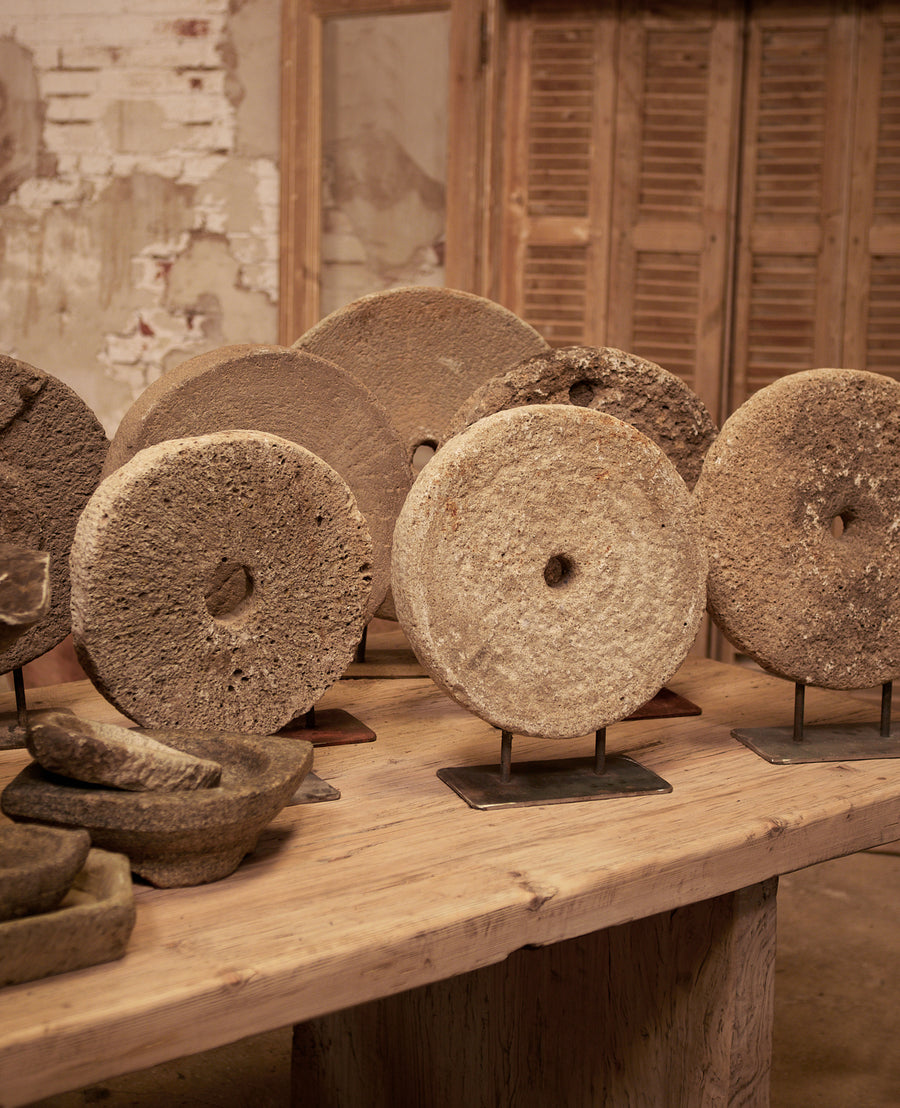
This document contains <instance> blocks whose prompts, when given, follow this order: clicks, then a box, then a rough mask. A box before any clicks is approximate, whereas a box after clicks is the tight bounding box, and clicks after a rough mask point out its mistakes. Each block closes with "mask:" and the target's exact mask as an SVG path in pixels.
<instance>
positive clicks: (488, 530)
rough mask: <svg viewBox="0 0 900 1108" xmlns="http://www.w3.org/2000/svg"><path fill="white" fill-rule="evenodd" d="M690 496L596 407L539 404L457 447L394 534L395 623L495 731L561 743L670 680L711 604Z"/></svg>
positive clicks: (498, 420) (414, 497)
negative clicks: (709, 603)
mask: <svg viewBox="0 0 900 1108" xmlns="http://www.w3.org/2000/svg"><path fill="white" fill-rule="evenodd" d="M705 579H706V557H705V554H704V552H703V549H702V546H701V544H700V542H699V532H698V527H697V522H696V516H695V511H694V506H693V502H692V499H691V496H690V493H689V492H688V490H687V487H686V486H685V484H684V481H683V480H682V479H681V477H679V475H678V473H677V471H676V470H675V467H674V466H673V465H672V464H671V462H670V461H669V460H668V458H666V456H665V454H663V452H662V451H661V450H660V449H659V448H658V447H657V446H655V445H654V444H653V443H652V442H650V440H649V439H647V438H646V437H645V436H644V435H642V434H641V433H640V432H639V431H636V430H635V429H634V428H633V427H630V426H628V425H627V424H625V423H623V422H622V421H621V420H618V419H615V418H614V417H613V416H609V415H606V414H605V413H603V412H594V411H591V410H589V409H582V408H575V407H568V406H562V405H546V404H542V405H535V406H529V407H523V408H513V409H511V410H509V411H505V412H498V413H497V414H495V415H491V416H488V417H486V418H485V419H483V420H480V421H479V422H478V423H476V424H474V425H473V426H471V427H470V428H468V430H466V431H463V432H462V433H461V434H459V435H457V436H456V437H455V438H453V439H451V440H450V442H448V443H447V445H446V446H445V447H444V448H443V449H442V450H441V451H439V452H438V454H437V455H436V456H435V457H434V458H433V459H432V461H430V462H429V464H428V465H427V466H426V467H425V468H424V469H423V470H422V472H421V473H420V474H419V477H418V478H417V480H416V483H415V484H414V485H413V488H412V491H411V493H410V495H409V497H408V498H407V501H406V504H405V505H404V508H403V511H402V512H401V513H400V518H399V520H398V521H397V527H396V530H395V533H394V561H393V589H394V597H395V601H396V604H397V614H398V617H399V620H400V623H401V626H402V627H403V629H404V631H405V632H406V634H407V636H408V637H409V640H410V643H411V645H412V647H413V649H414V650H415V652H416V655H417V656H418V658H419V660H420V661H421V663H422V665H423V666H425V668H426V669H427V670H428V671H429V673H430V674H431V675H432V677H433V678H434V680H435V682H436V683H437V684H438V685H439V686H440V687H441V688H442V689H443V690H444V691H445V692H447V693H448V694H449V695H450V696H452V697H453V698H454V699H455V700H457V701H458V702H459V703H460V704H462V705H463V706H464V707H466V708H468V709H469V710H470V711H472V712H474V713H475V714H476V715H479V716H481V718H482V719H485V720H487V721H488V722H489V723H491V724H493V725H494V726H495V727H499V728H501V729H503V730H507V731H512V732H515V733H517V734H522V735H539V736H542V737H544V738H568V737H572V736H576V735H584V734H587V733H589V732H590V731H594V730H596V729H597V728H599V727H605V726H606V725H607V724H609V723H612V722H614V721H616V720H619V719H622V718H624V717H625V716H627V715H629V714H630V713H631V712H632V711H634V709H636V708H638V707H639V706H640V705H641V704H643V703H645V702H646V701H647V700H649V699H650V697H652V696H653V695H654V694H655V693H656V692H657V691H658V690H659V688H660V687H661V686H662V685H663V684H664V683H665V682H666V681H667V680H668V679H669V678H670V677H671V676H672V674H673V673H674V672H675V670H676V669H677V668H678V666H679V665H680V664H681V662H682V661H683V659H684V657H685V655H686V654H687V652H688V650H689V649H690V647H691V644H692V643H693V641H694V637H695V635H696V632H697V628H698V626H699V623H700V619H701V617H702V615H703V610H704V604H705V589H704V583H705Z"/></svg>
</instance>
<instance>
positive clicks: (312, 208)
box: [278, 0, 499, 345]
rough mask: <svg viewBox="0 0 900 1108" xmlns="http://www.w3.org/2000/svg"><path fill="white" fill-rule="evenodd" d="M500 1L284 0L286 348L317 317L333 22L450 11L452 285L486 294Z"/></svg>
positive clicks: (281, 328) (282, 317) (282, 295)
mask: <svg viewBox="0 0 900 1108" xmlns="http://www.w3.org/2000/svg"><path fill="white" fill-rule="evenodd" d="M498 8H499V0H283V7H282V44H281V59H282V80H281V232H280V282H279V283H280V290H279V321H278V333H279V341H280V342H281V343H283V344H285V345H287V344H290V343H292V342H294V341H295V340H296V339H297V338H299V337H300V335H302V334H303V333H304V332H305V331H306V330H308V328H310V327H311V326H312V325H313V324H314V323H317V322H318V320H319V318H320V312H319V285H320V276H321V235H320V227H321V218H322V216H321V212H322V112H321V109H322V95H321V91H322V28H323V23H324V21H325V20H326V19H328V18H329V17H335V16H354V15H391V14H396V13H407V12H408V13H413V12H429V11H448V10H449V11H450V15H451V18H450V88H449V90H448V97H449V99H448V135H447V259H446V269H445V274H446V283H447V285H448V286H449V287H451V288H459V289H464V290H467V291H470V292H480V291H482V288H483V286H484V283H485V281H486V280H487V278H486V277H485V275H484V274H483V273H482V259H484V258H485V257H486V256H487V253H488V251H487V245H488V244H487V237H486V236H487V234H488V230H487V225H486V220H485V214H484V197H485V196H487V195H490V193H489V180H488V176H489V174H490V163H489V161H488V160H487V159H485V157H484V151H485V149H488V148H489V146H488V144H489V142H490V136H489V133H488V132H489V129H490V125H491V120H490V118H489V117H490V113H489V111H487V110H486V109H487V106H488V105H489V104H490V102H491V101H490V97H491V94H492V91H493V88H492V86H493V78H492V76H491V74H492V73H493V70H492V67H490V66H488V64H487V62H488V53H489V50H488V43H489V42H490V41H491V38H492V33H493V28H494V27H495V25H496V21H497V19H498Z"/></svg>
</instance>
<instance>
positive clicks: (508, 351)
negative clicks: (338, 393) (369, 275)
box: [294, 287, 548, 458]
mask: <svg viewBox="0 0 900 1108" xmlns="http://www.w3.org/2000/svg"><path fill="white" fill-rule="evenodd" d="M294 346H295V347H298V348H300V349H303V350H308V351H310V353H312V354H318V355H320V356H321V357H323V358H328V359H330V360H331V361H333V362H337V364H338V365H339V366H342V367H343V368H344V369H347V370H349V371H350V372H351V373H352V374H354V376H356V377H358V378H359V379H360V380H361V381H363V382H365V384H366V385H368V386H369V388H370V389H371V390H372V392H374V393H375V395H376V396H377V397H378V399H379V400H380V401H381V403H382V404H384V406H385V408H386V409H387V411H388V414H389V415H390V417H391V419H392V421H393V423H394V426H395V427H396V428H397V430H398V431H399V432H400V436H401V438H402V439H403V441H404V442H405V443H406V446H407V449H408V452H409V457H410V458H412V457H413V455H414V454H415V451H416V449H417V448H418V447H419V446H420V445H430V446H434V447H436V446H437V444H438V443H439V442H440V441H441V439H442V438H443V437H444V435H445V433H446V429H447V425H448V423H449V421H450V419H451V418H452V417H453V414H454V412H455V411H456V410H457V408H458V407H459V406H460V404H462V402H463V401H464V400H465V399H466V397H467V396H469V395H470V394H471V393H472V392H473V391H474V390H475V389H476V388H477V387H478V386H479V385H481V384H482V383H483V382H484V381H487V380H488V379H489V378H491V377H493V376H495V375H496V374H498V373H502V372H504V371H505V370H507V369H508V368H509V367H510V366H513V365H515V364H516V363H517V362H520V361H522V359H523V358H527V357H529V356H530V355H532V354H537V353H539V352H540V351H542V350H547V349H548V346H547V343H546V342H545V341H544V340H543V339H542V338H541V336H540V335H539V334H538V333H537V331H535V330H534V328H533V327H530V326H529V325H528V324H527V323H525V322H524V321H523V320H521V319H519V317H518V316H516V315H514V314H513V313H512V312H511V311H509V310H508V309H507V308H503V307H501V306H500V305H499V304H495V303H494V302H493V301H492V300H486V299H485V298H484V297H482V296H475V295H473V294H472V293H469V292H459V291H458V290H456V289H444V288H421V287H414V288H399V289H390V290H389V291H387V292H378V293H373V294H372V295H371V296H364V297H362V298H361V299H359V300H355V301H354V302H353V303H352V304H348V305H347V306H346V307H344V308H339V309H338V310H337V311H335V312H332V313H331V314H330V315H328V316H326V317H325V318H324V319H323V320H321V321H320V322H319V323H317V324H316V325H315V326H314V327H311V328H310V330H308V331H307V332H306V333H305V334H303V335H301V336H300V338H299V339H298V340H297V341H296V343H295V344H294Z"/></svg>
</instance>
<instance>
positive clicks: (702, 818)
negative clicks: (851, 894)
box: [0, 659, 900, 1105]
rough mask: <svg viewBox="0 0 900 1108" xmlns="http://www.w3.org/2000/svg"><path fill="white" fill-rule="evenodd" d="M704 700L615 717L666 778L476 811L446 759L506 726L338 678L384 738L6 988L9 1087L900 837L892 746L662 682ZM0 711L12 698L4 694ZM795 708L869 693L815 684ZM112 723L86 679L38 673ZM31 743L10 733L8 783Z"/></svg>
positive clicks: (678, 680)
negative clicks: (74, 965) (334, 792)
mask: <svg viewBox="0 0 900 1108" xmlns="http://www.w3.org/2000/svg"><path fill="white" fill-rule="evenodd" d="M669 686H670V687H671V688H672V689H674V690H675V691H676V692H679V693H682V694H684V695H685V696H687V697H689V698H690V699H691V700H693V701H695V702H696V703H697V704H699V705H700V706H701V707H702V709H703V714H702V715H701V716H699V717H687V718H682V719H675V720H656V721H647V722H626V723H622V724H617V725H616V726H614V727H612V728H610V730H609V734H608V750H609V751H610V753H628V754H630V755H631V756H632V757H634V758H635V759H636V760H637V761H639V762H640V763H641V764H643V765H645V766H647V767H648V768H650V769H652V770H654V771H655V772H657V773H659V774H660V775H661V776H663V777H664V778H665V779H666V780H667V781H669V782H670V783H671V784H672V785H673V787H674V788H673V792H672V793H670V794H663V795H654V796H647V797H638V798H631V799H626V800H602V801H589V802H584V803H574V804H556V805H549V806H540V807H526V808H517V809H506V810H500V811H492V812H482V811H475V810H473V809H471V808H469V807H468V806H467V805H466V804H465V803H464V802H463V801H462V800H461V799H459V797H457V796H456V794H455V793H453V792H452V791H451V790H450V789H448V788H447V787H446V786H445V785H444V784H443V783H442V782H441V781H439V780H438V778H437V777H436V775H435V773H436V770H437V769H439V768H440V767H443V766H458V765H466V764H479V763H491V762H498V761H499V737H498V735H497V732H495V731H494V730H493V729H492V728H490V727H489V726H488V725H487V724H485V723H483V722H482V721H481V720H479V719H477V718H475V717H473V716H471V715H469V714H467V713H466V712H465V711H464V710H463V709H461V708H460V707H458V706H457V705H456V704H454V703H453V702H452V701H451V700H449V699H448V698H447V697H446V696H444V695H443V694H442V693H441V692H440V691H438V690H437V689H436V688H435V686H434V685H433V684H432V683H431V681H429V680H428V679H423V678H418V679H393V680H366V679H364V678H361V679H357V680H344V681H341V682H340V683H339V684H338V685H336V686H335V687H334V688H332V689H331V690H329V692H328V694H327V695H326V697H325V698H324V700H323V701H322V702H321V705H320V706H321V707H341V708H344V709H346V710H347V711H349V712H351V713H353V714H354V715H356V716H358V717H359V718H360V719H361V720H363V721H364V722H365V723H367V724H368V725H369V726H370V727H372V728H373V729H374V730H375V731H376V733H377V735H378V739H377V741H376V742H374V743H368V744H361V745H357V746H350V747H348V746H344V747H331V748H320V749H318V750H317V752H316V761H315V769H316V772H318V773H319V775H320V776H322V777H324V778H325V779H326V780H328V781H330V782H331V783H333V784H334V785H336V786H337V787H338V788H340V790H341V792H342V798H341V799H340V800H339V801H337V802H328V803H321V804H312V805H304V806H295V807H290V808H287V809H285V810H284V811H283V812H282V813H281V814H280V815H279V816H278V817H277V818H276V819H275V820H274V821H273V823H272V824H271V825H270V826H269V828H268V829H267V830H266V832H264V834H263V837H262V839H261V840H260V844H259V846H258V848H257V850H256V851H255V853H254V854H253V855H252V856H250V857H248V858H247V859H246V860H245V861H244V862H243V864H242V865H241V866H240V868H239V869H238V871H237V872H236V873H235V874H233V875H232V876H231V877H228V878H226V879H225V880H223V881H219V882H216V883H214V884H212V885H205V886H198V887H194V888H184V889H171V890H158V889H153V888H151V887H149V886H144V885H140V886H136V888H135V894H136V895H135V899H136V904H137V923H136V926H135V929H134V932H133V934H132V937H131V940H130V943H129V947H128V951H127V953H126V955H125V957H124V959H123V960H121V961H119V962H113V963H109V964H106V965H101V966H95V967H92V968H90V969H85V970H80V971H77V972H74V973H69V974H63V975H60V976H57V977H53V978H48V979H46V980H43V981H37V982H32V983H29V984H24V985H19V986H15V987H11V988H8V989H5V990H3V991H2V992H0V1102H2V1104H4V1105H14V1104H21V1103H25V1102H27V1101H29V1100H33V1099H36V1098H38V1097H40V1096H45V1095H49V1094H51V1093H53V1092H58V1091H61V1090H64V1089H70V1088H76V1087H79V1086H82V1085H85V1084H88V1083H90V1082H92V1081H96V1080H100V1079H102V1078H106V1077H110V1076H113V1075H115V1074H117V1073H123V1072H128V1071H130V1070H135V1069H141V1068H143V1067H146V1066H149V1065H154V1064H156V1063H158V1062H161V1061H164V1060H167V1059H171V1058H175V1057H179V1056H182V1055H185V1054H190V1053H193V1052H195V1051H200V1050H206V1049H209V1048H211V1047H214V1046H218V1045H221V1044H223V1043H227V1042H230V1041H234V1040H236V1039H239V1038H242V1037H243V1036H246V1035H251V1034H254V1033H257V1032H261V1031H264V1030H268V1029H272V1028H275V1027H280V1026H284V1025H286V1024H289V1023H294V1022H299V1021H302V1020H305V1019H308V1018H311V1017H313V1016H317V1015H321V1014H324V1013H326V1012H328V1011H334V1010H338V1009H340V1008H345V1007H348V1006H350V1005H354V1004H357V1003H360V1002H363V1001H367V1000H371V999H373V998H376V997H379V996H385V995H388V994H390V993H394V992H399V991H401V990H404V989H408V988H411V987H414V986H418V985H422V984H425V983H427V982H430V981H435V980H439V979H441V978H446V977H449V976H451V975H454V974H458V973H462V972H464V971H467V970H471V969H475V968H477V967H480V966H484V965H488V964H491V963H494V962H498V961H501V960H502V959H503V958H505V957H506V956H507V955H508V954H509V953H510V952H511V951H513V950H515V949H517V948H519V947H522V946H524V945H525V944H529V943H538V944H545V943H551V942H555V941H558V940H561V939H565V938H569V937H572V936H575V935H578V934H585V933H587V932H589V931H593V930H597V929H600V928H604V927H608V926H611V925H614V924H620V923H624V922H626V921H628V920H632V919H637V918H641V917H644V916H649V915H653V914H655V913H657V912H661V911H665V910H668V909H671V908H674V907H677V906H679V905H682V904H686V903H690V902H694V901H699V900H704V899H706V898H709V897H713V896H717V895H720V894H723V893H726V892H729V891H731V890H734V889H737V888H741V887H744V886H746V885H750V884H753V883H755V882H758V881H761V880H763V879H765V878H767V877H771V876H773V875H776V874H779V873H785V872H788V871H790V870H794V869H799V868H802V867H804V866H808V865H810V864H812V863H815V862H819V861H822V860H824V859H827V858H833V857H837V856H840V855H843V854H847V853H851V852H853V851H856V850H860V849H863V848H866V847H871V846H875V845H878V844H881V843H885V842H890V841H893V840H896V839H900V760H889V759H885V760H880V761H863V762H846V763H830V764H813V765H798V766H772V765H769V764H768V763H767V762H764V761H763V760H762V759H760V758H758V757H757V756H756V755H755V754H753V753H752V752H751V751H749V750H747V749H746V748H745V747H743V746H742V745H741V744H739V743H738V742H737V741H735V740H734V739H733V738H731V736H730V730H731V728H732V727H734V726H738V725H741V726H766V725H769V724H779V725H789V724H790V723H791V720H792V714H793V687H792V686H791V685H790V684H788V683H786V682H782V681H778V680H776V679H774V678H771V677H768V676H765V675H764V674H760V673H758V672H756V671H755V670H749V669H741V668H737V667H731V666H726V665H722V664H720V663H716V662H711V661H705V660H695V659H692V660H689V661H688V662H686V663H685V665H684V666H683V667H682V669H681V671H680V672H679V673H678V675H677V676H676V677H675V678H674V679H673V680H672V681H671V682H670V683H669ZM5 700H6V703H2V702H0V708H9V707H12V698H11V696H10V697H6V698H5ZM806 700H807V722H808V723H814V722H833V723H836V722H839V721H843V720H846V721H848V722H852V721H857V722H858V721H861V720H866V719H873V713H874V719H875V720H876V721H877V706H875V707H874V708H873V705H872V704H871V703H867V702H866V701H865V700H861V699H859V698H854V697H851V696H849V695H847V694H842V693H834V692H827V691H823V690H817V689H810V690H808V693H807V698H806ZM50 705H65V706H68V707H70V708H72V709H73V710H75V711H76V712H77V713H78V714H80V715H82V716H84V717H86V718H93V719H98V720H110V721H116V720H121V717H119V716H118V715H117V713H116V712H115V710H114V709H113V708H112V707H110V706H109V705H108V704H106V703H105V702H104V701H103V700H101V699H100V697H99V696H98V695H97V693H96V692H95V691H94V690H93V688H92V687H91V686H90V685H89V684H88V683H87V682H77V683H74V684H70V685H60V686H55V687H52V688H48V689H43V690H37V691H32V692H30V694H29V706H30V707H33V708H38V707H44V706H50ZM592 752H593V745H592V740H591V739H590V738H588V739H584V740H576V741H567V742H542V741H539V740H535V739H524V738H516V740H515V744H514V748H513V757H514V763H515V760H516V759H522V760H524V759H526V758H544V757H546V758H562V757H572V756H579V755H585V756H587V755H590V754H592ZM26 760H27V755H26V754H25V752H24V751H5V752H0V785H5V784H6V782H7V781H8V780H9V779H10V778H11V777H12V776H13V775H14V774H15V773H16V772H17V771H18V769H19V768H20V767H21V766H22V765H23V764H24V763H25V761H26Z"/></svg>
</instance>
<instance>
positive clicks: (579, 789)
mask: <svg viewBox="0 0 900 1108" xmlns="http://www.w3.org/2000/svg"><path fill="white" fill-rule="evenodd" d="M437 775H438V777H439V778H440V779H441V780H442V781H443V782H444V784H445V785H449V786H450V788H451V789H453V791H454V792H455V793H457V795H459V796H461V797H462V798H463V800H464V801H465V802H466V803H467V804H468V805H469V807H470V808H478V809H480V810H482V811H485V810H489V809H493V808H523V807H527V806H528V805H533V804H566V803H571V802H573V801H577V800H609V799H612V798H613V797H623V796H648V795H649V794H651V793H670V792H671V791H672V786H671V785H670V784H669V783H668V781H664V780H663V779H662V778H661V777H659V776H657V775H656V774H655V773H654V772H653V771H652V770H649V769H645V768H644V766H642V765H639V764H638V763H637V762H635V761H633V760H632V759H631V758H628V757H627V756H626V755H624V754H611V755H608V756H607V758H606V768H605V770H604V772H603V773H600V774H598V773H595V772H594V759H593V758H560V759H557V760H555V761H546V762H514V763H513V766H512V771H511V773H510V778H509V780H508V781H504V780H503V777H502V773H501V769H500V766H499V765H494V766H456V767H454V768H452V769H439V770H438V771H437Z"/></svg>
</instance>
